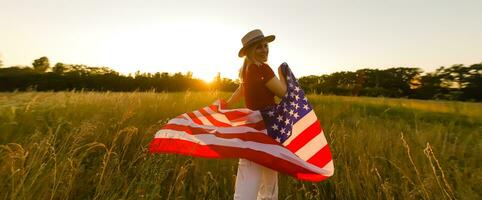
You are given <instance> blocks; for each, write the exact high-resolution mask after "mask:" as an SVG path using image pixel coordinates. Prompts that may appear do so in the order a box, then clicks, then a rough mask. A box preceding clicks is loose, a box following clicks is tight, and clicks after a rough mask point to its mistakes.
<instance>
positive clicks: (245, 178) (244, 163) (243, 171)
mask: <svg viewBox="0 0 482 200" xmlns="http://www.w3.org/2000/svg"><path fill="white" fill-rule="evenodd" d="M274 39H275V36H274V35H270V36H266V37H265V36H264V35H263V33H262V32H261V30H259V29H255V30H252V31H250V32H248V33H247V34H246V35H245V36H244V37H243V38H242V39H241V42H242V43H243V47H242V48H241V50H240V51H239V54H238V56H239V57H245V58H244V63H243V66H242V67H241V69H240V73H239V78H240V80H241V84H240V85H239V87H238V89H237V90H236V91H235V92H234V93H233V94H232V96H231V98H230V99H228V101H227V104H228V105H232V104H233V103H236V102H237V101H239V100H240V99H241V97H243V96H244V100H245V104H246V107H247V108H249V109H251V110H261V109H263V108H265V107H267V106H272V105H275V101H274V96H275V95H276V96H278V97H280V98H281V97H283V96H284V94H285V93H286V80H285V78H284V76H283V74H282V72H281V68H278V75H279V77H280V79H278V78H277V77H276V76H275V74H274V72H273V70H272V69H271V68H270V67H269V65H268V64H266V61H267V60H268V53H269V48H268V43H269V42H272V41H273V40H274ZM277 198H278V173H277V172H276V171H274V170H271V169H269V168H266V167H264V166H261V165H258V164H256V163H255V162H252V161H249V160H246V159H239V166H238V173H237V176H236V186H235V192H234V199H242V200H244V199H250V200H252V199H277Z"/></svg>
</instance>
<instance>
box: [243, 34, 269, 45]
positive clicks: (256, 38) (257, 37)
mask: <svg viewBox="0 0 482 200" xmlns="http://www.w3.org/2000/svg"><path fill="white" fill-rule="evenodd" d="M263 38H264V35H258V36H256V37H254V38H251V39H250V40H249V41H248V42H246V44H243V46H249V45H251V44H253V43H255V42H257V41H258V40H260V39H263Z"/></svg>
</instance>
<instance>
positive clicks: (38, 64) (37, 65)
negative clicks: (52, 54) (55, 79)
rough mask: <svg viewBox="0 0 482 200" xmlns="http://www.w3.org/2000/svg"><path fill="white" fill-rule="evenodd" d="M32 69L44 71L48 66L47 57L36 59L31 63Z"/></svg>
mask: <svg viewBox="0 0 482 200" xmlns="http://www.w3.org/2000/svg"><path fill="white" fill-rule="evenodd" d="M32 66H33V69H35V71H38V72H45V71H47V69H48V68H49V67H50V63H49V59H48V58H47V57H45V56H43V57H41V58H39V59H36V60H34V61H33V63H32Z"/></svg>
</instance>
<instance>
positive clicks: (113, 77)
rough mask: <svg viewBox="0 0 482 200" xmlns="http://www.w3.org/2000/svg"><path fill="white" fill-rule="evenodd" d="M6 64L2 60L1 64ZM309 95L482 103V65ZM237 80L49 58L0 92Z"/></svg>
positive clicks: (319, 86)
mask: <svg viewBox="0 0 482 200" xmlns="http://www.w3.org/2000/svg"><path fill="white" fill-rule="evenodd" d="M0 63H1V61H0ZM298 81H299V83H300V85H301V87H302V88H303V89H304V91H305V92H307V93H316V94H333V95H348V96H372V97H379V96H383V97H394V98H415V99H443V100H461V101H482V63H478V64H473V65H470V66H465V65H461V64H457V65H452V66H450V67H440V68H438V69H436V70H435V71H434V72H429V73H424V72H423V71H422V70H421V69H420V68H410V67H396V68H388V69H360V70H357V71H354V72H352V71H343V72H335V73H332V74H326V75H319V76H317V75H310V76H304V77H301V78H299V80H298ZM238 84H239V83H238V80H231V79H228V78H222V77H221V75H220V74H219V73H218V75H217V76H216V78H215V79H214V81H213V82H211V83H209V84H208V83H206V82H204V81H202V80H200V79H196V78H194V77H192V72H186V73H184V74H183V73H180V72H178V73H173V74H171V73H167V72H157V73H141V72H139V71H137V72H136V73H135V74H134V75H131V74H129V75H122V74H119V73H118V72H116V71H114V70H112V69H110V68H107V67H90V66H86V65H78V64H64V63H56V64H55V65H54V66H53V67H51V66H50V63H49V60H48V58H47V57H41V58H39V59H36V60H34V61H33V63H32V66H12V67H8V68H0V91H16V90H17V91H26V90H36V91H64V90H91V91H166V92H176V91H186V90H192V91H205V90H221V91H234V90H235V89H236V88H237V87H238Z"/></svg>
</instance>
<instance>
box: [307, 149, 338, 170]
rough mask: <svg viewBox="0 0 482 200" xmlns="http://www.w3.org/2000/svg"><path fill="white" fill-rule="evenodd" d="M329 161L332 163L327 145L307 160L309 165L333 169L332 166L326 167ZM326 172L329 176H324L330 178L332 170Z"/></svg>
mask: <svg viewBox="0 0 482 200" xmlns="http://www.w3.org/2000/svg"><path fill="white" fill-rule="evenodd" d="M330 161H332V158H331V153H330V148H329V147H328V145H325V146H324V147H323V148H321V149H320V150H319V151H318V152H317V153H316V154H315V155H314V156H312V157H311V158H310V159H309V160H308V162H309V163H311V164H313V165H316V166H318V167H321V168H324V169H330V168H333V166H330V165H328V164H329V162H330ZM331 165H333V163H331ZM328 171H331V174H329V173H328V174H325V175H328V176H331V175H332V174H333V170H328Z"/></svg>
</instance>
